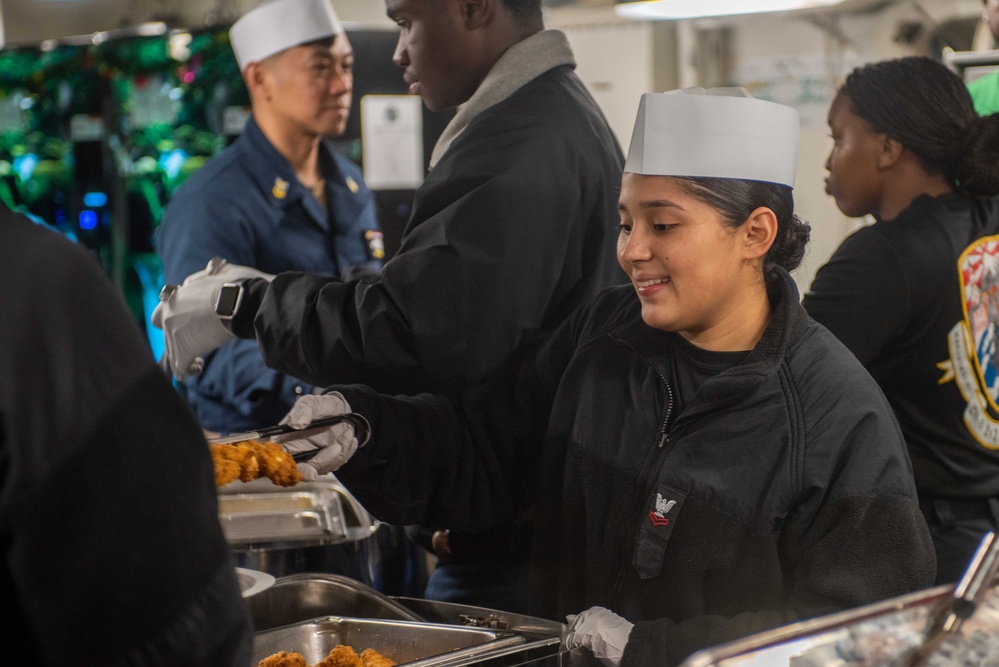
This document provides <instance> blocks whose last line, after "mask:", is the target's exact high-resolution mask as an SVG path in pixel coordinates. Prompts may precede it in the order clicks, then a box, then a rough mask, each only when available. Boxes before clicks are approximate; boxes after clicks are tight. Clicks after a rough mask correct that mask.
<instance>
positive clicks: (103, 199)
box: [83, 192, 108, 208]
mask: <svg viewBox="0 0 999 667" xmlns="http://www.w3.org/2000/svg"><path fill="white" fill-rule="evenodd" d="M107 203H108V196H107V195H106V194H104V193H103V192H88V193H87V194H85V195H83V205H84V206H89V207H90V208H101V207H102V206H107Z"/></svg>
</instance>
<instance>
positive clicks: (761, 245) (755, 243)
mask: <svg viewBox="0 0 999 667" xmlns="http://www.w3.org/2000/svg"><path fill="white" fill-rule="evenodd" d="M777 226H778V225H777V215H776V214H775V213H774V212H773V211H772V210H771V209H769V208H767V207H766V206H760V207H759V208H757V209H756V210H755V211H753V212H752V213H750V214H749V217H748V218H746V222H745V223H744V224H743V225H742V227H741V228H740V229H741V231H742V234H743V238H744V247H745V253H746V255H745V258H746V259H759V258H760V257H763V256H764V255H766V254H767V252H768V251H769V250H770V246H772V245H773V244H774V239H776V238H777Z"/></svg>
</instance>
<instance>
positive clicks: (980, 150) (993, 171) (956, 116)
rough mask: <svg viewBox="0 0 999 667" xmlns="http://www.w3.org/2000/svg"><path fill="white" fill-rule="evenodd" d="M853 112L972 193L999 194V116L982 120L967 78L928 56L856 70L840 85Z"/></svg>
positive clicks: (926, 165) (896, 60)
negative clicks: (964, 79)
mask: <svg viewBox="0 0 999 667" xmlns="http://www.w3.org/2000/svg"><path fill="white" fill-rule="evenodd" d="M840 93H841V94H843V95H847V96H848V97H849V98H850V104H851V110H852V111H853V113H854V114H855V115H857V116H859V117H860V118H863V119H864V120H866V121H867V122H868V123H870V124H871V126H872V127H873V128H874V131H875V132H881V133H884V134H886V135H888V136H889V137H890V138H892V139H894V140H895V141H898V142H899V143H900V144H902V145H903V146H904V147H905V148H907V149H909V150H910V151H912V152H913V153H914V154H915V155H916V156H917V157H918V158H919V159H920V160H921V161H922V163H923V166H924V168H926V170H927V171H929V172H931V173H942V174H943V175H945V176H946V177H947V178H948V180H950V181H951V183H953V185H954V187H955V188H956V189H957V190H958V191H959V192H961V193H963V194H966V195H987V196H991V195H995V194H999V115H995V116H989V117H986V118H980V117H979V116H978V114H977V113H976V112H975V107H974V103H973V102H972V100H971V94H970V93H969V92H968V88H967V86H965V84H964V81H963V80H962V79H961V77H959V76H958V75H957V74H955V73H954V72H952V71H951V70H949V69H948V68H947V67H946V66H945V65H943V64H942V63H940V62H938V61H936V60H933V59H932V58H927V57H925V56H910V57H907V58H896V59H893V60H883V61H881V62H876V63H871V64H868V65H863V66H861V67H858V68H857V69H855V70H853V71H852V72H851V73H850V75H849V76H848V77H847V78H846V82H845V83H844V84H843V86H842V87H841V88H840Z"/></svg>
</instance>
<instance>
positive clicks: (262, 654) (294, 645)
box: [251, 616, 526, 667]
mask: <svg viewBox="0 0 999 667" xmlns="http://www.w3.org/2000/svg"><path fill="white" fill-rule="evenodd" d="M525 641H526V638H525V637H524V636H523V635H520V634H517V633H512V632H504V631H499V630H489V629H484V628H468V627H459V626H454V625H438V624H435V623H421V622H416V621H390V620H377V619H368V618H349V617H341V616H327V617H324V618H315V619H310V620H307V621H302V622H299V623H293V624H291V625H286V626H282V627H279V628H274V629H272V630H266V631H263V632H257V633H256V634H255V635H254V638H253V658H252V661H251V664H257V663H258V662H259V661H261V660H263V659H264V658H266V657H267V656H269V655H273V654H274V653H278V652H280V651H289V652H294V653H300V654H301V655H302V656H303V657H304V658H305V660H306V662H308V663H309V664H314V663H316V662H319V661H320V660H322V659H323V658H324V657H326V655H327V654H328V653H329V651H330V649H331V648H333V647H334V646H336V645H338V644H346V645H348V646H352V647H353V648H354V650H356V651H357V652H358V654H360V653H361V651H362V650H364V649H366V648H373V649H375V650H376V651H378V652H379V653H382V654H383V655H385V656H386V657H388V658H390V659H391V660H394V661H395V662H396V663H398V664H399V665H407V667H444V666H447V667H459V666H462V665H471V664H473V663H478V662H481V661H483V660H487V659H488V658H489V657H490V656H491V655H492V654H494V653H497V652H501V651H504V650H507V649H510V648H511V647H516V646H518V645H522V644H524V643H525Z"/></svg>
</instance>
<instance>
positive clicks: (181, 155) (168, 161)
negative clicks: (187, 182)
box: [160, 148, 187, 179]
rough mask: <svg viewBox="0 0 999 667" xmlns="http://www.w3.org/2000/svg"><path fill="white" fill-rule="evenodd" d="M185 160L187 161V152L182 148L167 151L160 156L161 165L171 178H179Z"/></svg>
mask: <svg viewBox="0 0 999 667" xmlns="http://www.w3.org/2000/svg"><path fill="white" fill-rule="evenodd" d="M185 162H187V153H186V152H184V151H183V150H181V149H180V148H176V149H174V150H172V151H167V152H165V153H163V154H162V155H161V156H160V167H161V168H162V169H163V171H164V172H165V173H166V175H167V178H170V179H174V178H177V174H179V173H180V168H181V167H183V166H184V163H185Z"/></svg>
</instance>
